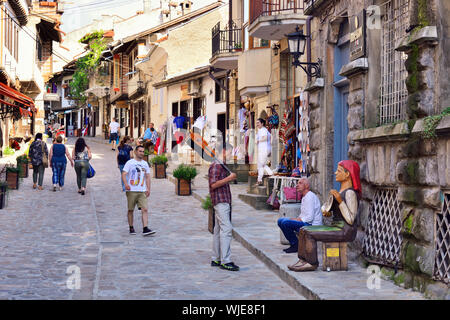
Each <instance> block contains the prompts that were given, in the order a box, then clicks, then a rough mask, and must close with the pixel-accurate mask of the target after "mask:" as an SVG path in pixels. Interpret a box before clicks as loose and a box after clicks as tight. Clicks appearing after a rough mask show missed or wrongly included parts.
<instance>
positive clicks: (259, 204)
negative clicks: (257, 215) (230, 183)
mask: <svg viewBox="0 0 450 320" xmlns="http://www.w3.org/2000/svg"><path fill="white" fill-rule="evenodd" d="M267 198H268V196H261V195H257V194H240V195H239V199H241V200H242V201H244V202H245V203H246V204H248V205H250V206H252V207H253V208H254V209H256V210H271V209H272V208H271V207H270V206H269V205H268V204H267V203H266V201H267Z"/></svg>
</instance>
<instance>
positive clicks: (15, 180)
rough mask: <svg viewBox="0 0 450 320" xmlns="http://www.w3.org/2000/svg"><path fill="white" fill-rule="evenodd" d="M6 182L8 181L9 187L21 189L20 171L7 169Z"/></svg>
mask: <svg viewBox="0 0 450 320" xmlns="http://www.w3.org/2000/svg"><path fill="white" fill-rule="evenodd" d="M6 182H7V183H8V188H10V189H14V190H17V189H19V173H18V172H10V171H6Z"/></svg>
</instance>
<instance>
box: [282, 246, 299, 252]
mask: <svg viewBox="0 0 450 320" xmlns="http://www.w3.org/2000/svg"><path fill="white" fill-rule="evenodd" d="M283 251H284V252H286V253H294V252H297V251H298V247H297V246H290V247H289V248H287V249H283Z"/></svg>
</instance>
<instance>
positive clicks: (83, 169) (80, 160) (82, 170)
mask: <svg viewBox="0 0 450 320" xmlns="http://www.w3.org/2000/svg"><path fill="white" fill-rule="evenodd" d="M72 159H73V160H74V162H75V172H76V174H77V185H78V193H81V194H82V195H84V194H85V192H86V182H87V174H88V171H89V167H90V166H89V160H91V159H92V153H91V149H90V148H89V147H88V145H87V144H86V142H85V141H84V139H83V138H78V139H77V141H76V142H75V148H74V149H73V151H72Z"/></svg>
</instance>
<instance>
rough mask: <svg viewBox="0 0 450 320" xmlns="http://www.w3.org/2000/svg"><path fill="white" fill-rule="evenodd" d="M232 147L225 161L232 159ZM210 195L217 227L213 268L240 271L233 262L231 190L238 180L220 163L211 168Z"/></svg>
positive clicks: (228, 147) (224, 153) (215, 162)
mask: <svg viewBox="0 0 450 320" xmlns="http://www.w3.org/2000/svg"><path fill="white" fill-rule="evenodd" d="M231 151H232V148H231V146H229V145H227V146H226V148H224V149H223V156H224V159H225V158H226V157H227V156H228V157H231ZM208 176H209V193H210V196H211V201H212V204H213V207H214V211H215V226H214V236H213V257H212V261H211V266H213V267H220V268H222V269H224V270H229V271H238V270H239V267H238V266H236V265H235V264H234V263H233V262H232V261H231V249H230V247H231V237H232V230H233V226H232V225H231V190H230V182H231V181H233V180H235V179H236V174H235V173H231V174H229V172H228V171H227V170H226V169H225V168H224V166H223V165H222V164H221V163H219V161H217V160H216V161H214V162H213V163H212V164H211V166H210V167H209V171H208Z"/></svg>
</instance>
